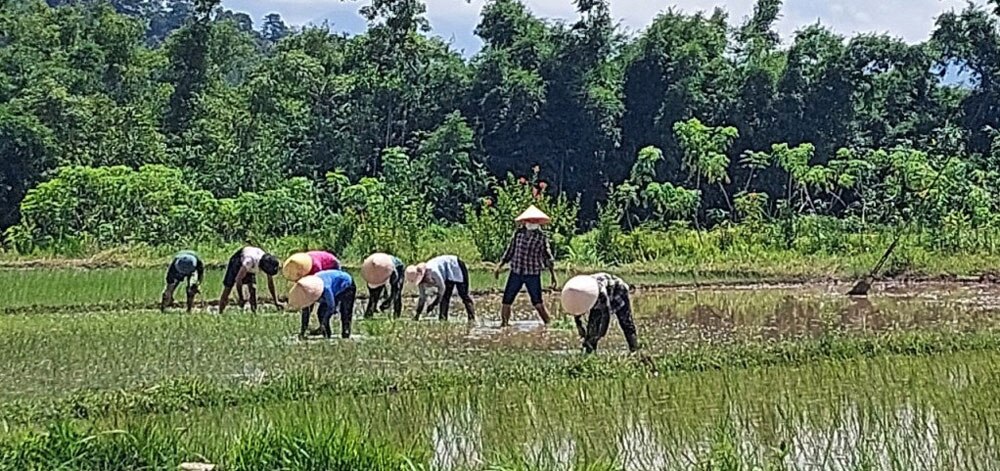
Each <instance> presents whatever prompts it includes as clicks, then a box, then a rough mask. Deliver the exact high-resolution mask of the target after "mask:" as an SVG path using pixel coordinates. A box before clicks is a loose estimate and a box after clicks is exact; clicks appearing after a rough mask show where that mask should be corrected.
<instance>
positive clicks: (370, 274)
mask: <svg viewBox="0 0 1000 471" xmlns="http://www.w3.org/2000/svg"><path fill="white" fill-rule="evenodd" d="M405 276H406V265H404V264H403V261H402V260H400V259H398V258H396V257H393V256H392V255H389V254H384V253H376V254H372V255H371V256H369V257H368V258H366V259H365V261H364V263H362V264H361V278H364V280H365V282H366V283H367V284H368V304H367V305H366V306H365V318H366V319H367V318H369V317H371V316H372V314H374V313H375V308H376V307H378V311H379V312H382V311H384V310H386V308H388V307H389V305H390V304H392V314H393V317H394V318H399V316H400V315H401V314H402V313H403V279H404V278H405ZM387 285H388V287H389V289H388V290H386V286H387ZM383 293H387V294H386V295H385V301H384V302H383V303H382V304H381V305H379V301H380V300H381V299H382V294H383Z"/></svg>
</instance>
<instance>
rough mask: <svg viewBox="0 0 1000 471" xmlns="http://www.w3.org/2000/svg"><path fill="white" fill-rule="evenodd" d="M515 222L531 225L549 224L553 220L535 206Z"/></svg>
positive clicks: (529, 208)
mask: <svg viewBox="0 0 1000 471" xmlns="http://www.w3.org/2000/svg"><path fill="white" fill-rule="evenodd" d="M515 221H517V222H523V223H529V224H548V223H550V222H552V218H550V217H549V216H548V215H547V214H545V213H543V212H542V210H540V209H538V208H536V207H535V205H531V206H528V209H526V210H524V212H523V213H521V215H520V216H518V217H517V219H515Z"/></svg>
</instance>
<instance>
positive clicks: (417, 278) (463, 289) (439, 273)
mask: <svg viewBox="0 0 1000 471" xmlns="http://www.w3.org/2000/svg"><path fill="white" fill-rule="evenodd" d="M406 281H407V282H409V283H412V284H415V285H417V287H418V288H420V297H419V298H418V299H417V313H416V315H415V316H413V319H414V320H420V314H422V313H423V312H424V304H425V303H426V302H427V290H428V289H430V288H434V289H435V290H436V293H435V296H434V300H433V301H431V303H430V305H429V306H427V311H428V312H430V311H433V310H434V307H435V306H437V305H438V304H440V311H439V312H438V319H440V320H448V308H449V304H451V294H452V292H453V291H454V290H455V288H456V287H457V288H458V296H459V297H460V298H462V303H463V304H465V313H466V314H468V316H469V321H474V320H475V319H476V309H475V304H474V303H473V302H472V297H471V296H469V268H468V267H466V266H465V262H463V261H461V260H459V258H458V257H456V256H454V255H442V256H440V257H435V258H432V259H430V260H428V261H427V263H421V264H419V265H417V266H411V267H407V268H406Z"/></svg>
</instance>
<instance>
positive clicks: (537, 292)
mask: <svg viewBox="0 0 1000 471" xmlns="http://www.w3.org/2000/svg"><path fill="white" fill-rule="evenodd" d="M516 221H517V223H518V224H520V225H521V227H519V228H518V229H517V231H516V232H514V237H513V238H511V241H510V244H508V245H507V250H506V251H504V253H503V257H501V258H500V263H499V264H498V265H497V267H496V270H494V272H493V276H495V277H499V276H500V270H501V269H502V268H503V266H504V265H506V264H510V274H509V275H508V276H507V285H506V286H505V287H504V290H503V300H502V301H501V303H500V326H501V327H507V325H509V323H510V313H511V306H513V304H514V300H515V299H516V298H517V294H518V293H519V292H520V291H521V287H525V288H527V289H528V296H529V297H530V298H531V305H532V306H534V307H535V311H537V312H538V317H541V318H542V322H544V323H545V324H548V323H549V313H548V311H547V310H546V309H545V303H544V302H543V300H542V271H544V270H548V271H549V274H550V275H551V276H552V289H556V287H557V286H558V283H559V282H558V280H557V279H556V271H555V268H554V265H553V261H554V257H553V256H552V246H551V245H550V244H549V237H548V236H547V235H545V233H544V232H542V224H548V223H549V222H550V221H551V220H550V219H549V217H548V216H547V215H546V214H545V213H543V212H542V211H541V210H539V209H538V208H536V207H534V206H531V207H529V208H528V209H527V210H526V211H525V212H524V213H522V214H521V215H520V216H518V217H517V219H516Z"/></svg>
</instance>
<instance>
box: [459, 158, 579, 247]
mask: <svg viewBox="0 0 1000 471" xmlns="http://www.w3.org/2000/svg"><path fill="white" fill-rule="evenodd" d="M547 188H548V184H547V183H546V182H544V181H541V180H538V174H537V169H536V173H535V175H534V176H533V177H532V179H531V180H528V179H526V178H523V177H522V178H518V179H515V178H514V176H513V175H508V176H507V181H506V182H505V183H504V184H502V185H498V186H497V187H496V189H495V190H496V200H495V201H494V199H493V198H490V197H487V198H483V200H482V201H481V202H480V206H479V208H474V207H472V206H469V207H467V208H466V209H465V223H466V227H468V228H469V231H470V232H471V233H472V237H473V241H475V243H476V247H477V248H478V249H479V254H480V255H481V256H482V258H483V260H490V261H497V260H499V259H500V257H501V256H503V252H504V250H505V249H506V248H507V244H508V243H509V242H510V237H511V234H513V233H514V230H515V229H516V228H517V223H516V222H514V219H515V218H517V216H519V215H520V214H521V213H522V212H524V210H525V209H527V208H528V206H530V205H532V204H533V205H535V206H537V207H538V209H541V210H542V211H544V212H545V213H546V214H548V215H549V217H550V218H552V223H551V224H549V225H548V227H547V231H548V233H549V236H550V237H551V240H552V250H553V252H554V254H555V256H556V257H557V258H559V257H563V256H565V255H566V254H568V253H569V248H570V244H571V242H572V239H573V235H574V233H575V231H576V223H577V213H578V212H579V210H580V204H579V201H575V200H574V201H570V200H569V199H568V198H566V196H565V195H559V196H557V197H554V196H551V195H549V194H548V193H546V189H547Z"/></svg>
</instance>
